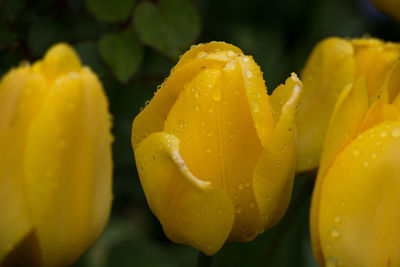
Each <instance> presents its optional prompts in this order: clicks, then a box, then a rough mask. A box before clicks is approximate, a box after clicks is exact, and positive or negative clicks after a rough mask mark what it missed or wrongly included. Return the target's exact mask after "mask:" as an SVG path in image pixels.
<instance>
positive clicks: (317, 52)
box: [297, 38, 400, 171]
mask: <svg viewBox="0 0 400 267" xmlns="http://www.w3.org/2000/svg"><path fill="white" fill-rule="evenodd" d="M399 56H400V45H399V44H394V43H385V42H382V41H380V40H378V39H353V40H348V39H340V38H328V39H325V40H323V41H321V42H320V43H318V44H317V45H316V47H315V48H314V50H313V51H312V53H311V55H310V57H309V59H308V61H307V63H306V65H305V67H304V70H303V72H302V81H303V83H304V95H303V97H302V105H301V108H300V110H299V114H298V119H297V127H298V140H299V144H298V151H297V171H308V170H312V169H315V168H316V167H318V164H319V162H320V156H321V151H322V145H323V143H324V140H325V135H326V130H327V127H328V123H329V119H330V117H331V114H332V112H333V109H334V106H335V103H336V101H337V99H338V97H339V96H340V94H341V92H342V91H343V90H344V88H346V86H347V85H349V84H350V83H353V82H355V81H357V79H358V78H360V77H364V78H365V82H366V86H367V89H368V95H369V97H370V98H373V97H376V94H377V91H378V89H379V87H380V86H381V84H382V82H383V79H384V77H385V73H386V72H387V71H388V69H389V68H390V66H391V64H393V62H394V61H395V60H396V59H397V58H398V57H399Z"/></svg>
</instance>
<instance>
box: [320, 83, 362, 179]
mask: <svg viewBox="0 0 400 267" xmlns="http://www.w3.org/2000/svg"><path fill="white" fill-rule="evenodd" d="M367 110H368V91H367V87H366V84H365V80H364V78H360V79H358V80H357V81H356V82H355V84H354V86H352V85H349V86H346V88H345V89H343V91H342V93H341V94H340V95H339V97H338V100H337V102H336V105H335V108H334V110H333V112H332V116H331V118H330V121H329V125H328V131H327V134H326V137H325V142H324V146H323V148H324V149H323V151H322V155H321V162H320V166H319V170H318V172H320V173H321V174H322V175H323V174H324V173H325V170H326V168H328V166H329V164H331V162H332V160H333V158H334V157H335V156H336V155H337V153H338V152H339V151H340V150H341V149H342V148H343V147H344V146H345V145H346V144H348V143H349V142H350V141H351V140H352V139H353V138H354V137H355V136H356V135H357V134H358V133H359V131H360V127H361V124H362V122H363V119H364V116H365V114H366V113H367Z"/></svg>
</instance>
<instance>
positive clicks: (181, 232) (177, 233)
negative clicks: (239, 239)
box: [135, 132, 234, 255]
mask: <svg viewBox="0 0 400 267" xmlns="http://www.w3.org/2000/svg"><path fill="white" fill-rule="evenodd" d="M135 158H136V164H137V166H138V170H139V176H140V181H141V183H142V187H143V190H144V192H145V194H146V198H147V201H148V203H149V206H150V209H151V210H152V212H153V213H154V214H155V215H156V216H157V218H158V219H159V220H160V222H161V224H162V226H163V228H164V232H165V233H166V235H167V236H168V238H170V239H171V240H172V241H174V242H176V243H182V244H187V245H191V246H193V247H195V248H197V249H199V250H201V251H202V252H204V253H205V254H207V255H212V254H215V253H216V252H217V251H218V250H219V249H220V248H221V247H222V245H223V244H224V243H225V241H226V239H227V237H228V235H229V233H230V231H231V229H232V225H233V220H234V212H233V207H232V204H231V201H230V199H229V197H228V195H227V194H226V192H224V191H223V190H221V189H219V188H215V187H214V186H213V184H212V183H210V182H205V181H202V180H199V179H197V178H196V177H195V176H194V175H193V174H192V173H191V171H190V169H189V168H188V166H187V165H186V163H185V161H184V160H183V159H182V157H181V154H180V153H179V140H178V139H177V138H176V137H175V136H173V135H169V134H167V133H161V132H159V133H153V134H151V135H150V136H148V137H147V138H146V139H145V140H143V142H141V143H140V145H139V146H138V147H137V149H136V150H135Z"/></svg>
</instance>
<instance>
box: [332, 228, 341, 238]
mask: <svg viewBox="0 0 400 267" xmlns="http://www.w3.org/2000/svg"><path fill="white" fill-rule="evenodd" d="M339 234H340V233H339V230H338V229H336V228H335V229H332V231H331V236H332V237H335V238H336V237H339Z"/></svg>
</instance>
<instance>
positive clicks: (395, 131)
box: [392, 128, 400, 138]
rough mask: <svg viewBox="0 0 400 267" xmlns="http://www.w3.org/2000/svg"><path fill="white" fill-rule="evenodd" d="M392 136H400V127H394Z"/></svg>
mask: <svg viewBox="0 0 400 267" xmlns="http://www.w3.org/2000/svg"><path fill="white" fill-rule="evenodd" d="M392 136H393V138H399V137H400V129H399V128H394V129H393V130H392Z"/></svg>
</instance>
